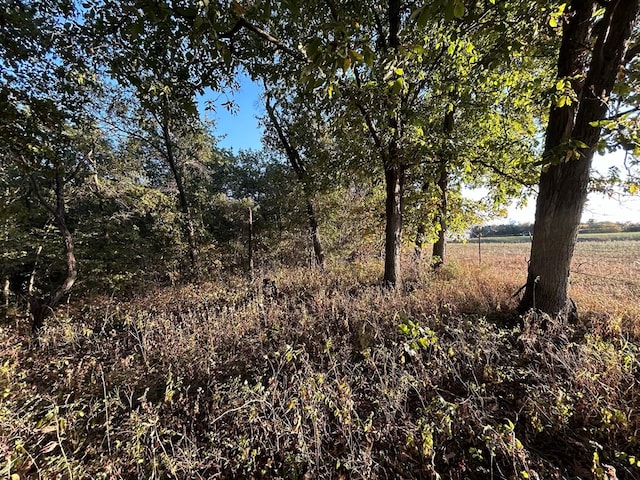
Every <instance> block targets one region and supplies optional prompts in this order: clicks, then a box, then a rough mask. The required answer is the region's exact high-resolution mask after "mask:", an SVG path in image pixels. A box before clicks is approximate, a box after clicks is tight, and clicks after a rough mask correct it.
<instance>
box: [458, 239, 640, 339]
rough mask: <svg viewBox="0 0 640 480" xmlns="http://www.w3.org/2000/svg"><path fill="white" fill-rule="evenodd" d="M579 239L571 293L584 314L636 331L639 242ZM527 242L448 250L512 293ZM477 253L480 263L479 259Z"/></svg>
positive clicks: (639, 327)
mask: <svg viewBox="0 0 640 480" xmlns="http://www.w3.org/2000/svg"><path fill="white" fill-rule="evenodd" d="M632 237H633V238H634V239H633V240H625V241H611V240H607V241H595V240H590V241H583V242H578V244H577V247H576V252H575V255H574V259H573V265H572V267H571V287H570V295H571V297H572V298H573V299H574V300H575V301H576V303H577V304H578V309H579V310H580V311H581V312H582V313H583V314H584V315H585V316H587V317H588V316H594V315H595V316H597V317H599V318H607V319H611V320H616V319H619V320H620V321H624V322H625V323H627V325H628V328H630V329H631V330H632V331H634V332H635V333H636V334H640V301H639V300H638V299H640V242H638V241H637V240H636V239H635V238H640V237H638V235H633V236H632ZM529 248H530V245H529V243H510V242H504V243H498V242H490V243H489V242H487V243H484V239H483V243H482V244H481V246H480V253H479V251H478V244H477V243H467V244H452V245H450V247H449V254H450V256H451V258H452V259H455V261H458V262H461V263H462V264H464V265H465V266H466V267H468V268H470V269H471V270H473V269H477V270H479V271H481V272H482V275H485V276H488V277H490V278H491V277H495V278H496V281H499V280H498V279H500V278H502V279H504V280H501V282H505V281H507V282H510V284H511V286H512V288H513V293H515V291H517V290H518V288H520V287H521V286H522V285H523V284H524V283H525V281H526V275H527V260H528V257H529ZM479 257H481V263H480V262H479Z"/></svg>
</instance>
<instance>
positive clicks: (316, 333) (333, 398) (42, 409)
mask: <svg viewBox="0 0 640 480" xmlns="http://www.w3.org/2000/svg"><path fill="white" fill-rule="evenodd" d="M449 255H450V261H449V263H448V264H447V266H445V267H444V268H443V269H442V270H441V271H440V272H439V273H437V274H433V273H431V272H430V271H429V269H428V267H427V265H422V266H420V265H416V264H414V263H412V262H411V261H410V260H407V263H406V265H405V272H406V277H407V279H406V281H405V282H404V284H403V287H402V288H401V289H399V290H398V291H395V292H389V291H383V290H382V289H381V288H380V287H379V285H378V281H379V278H381V273H382V272H381V265H379V261H377V260H376V261H370V262H369V261H367V262H351V263H349V262H335V263H333V264H330V265H329V266H328V268H327V270H326V271H325V272H318V271H316V270H312V269H308V268H287V269H280V270H273V271H269V272H262V273H263V275H260V276H258V277H257V278H256V279H255V281H247V280H246V279H244V278H241V277H223V278H221V279H219V280H217V281H212V282H208V283H203V284H200V285H197V286H194V285H184V286H181V287H154V288H149V289H147V291H146V292H145V293H144V294H139V295H135V296H134V297H133V298H130V299H127V300H124V299H122V300H116V299H112V298H108V297H104V298H95V297H94V298H91V299H79V298H78V299H76V300H75V301H72V302H71V303H70V304H69V305H67V306H66V307H64V308H61V309H60V310H59V311H58V312H57V313H56V316H55V318H54V319H52V320H51V321H50V322H49V326H48V327H47V328H46V330H45V331H44V332H43V334H42V336H41V338H40V339H39V340H38V341H37V342H36V341H35V340H34V339H33V338H32V337H31V335H30V332H29V329H28V325H27V324H26V322H25V321H24V320H16V319H14V318H12V319H9V320H8V321H5V323H4V324H3V325H2V327H1V329H0V349H1V350H2V353H3V355H2V360H1V362H2V363H1V364H0V394H1V398H0V477H2V478H10V479H12V480H17V479H19V478H21V479H24V478H34V479H35V478H43V479H50V478H51V479H53V478H74V479H84V478H87V479H94V478H104V479H119V478H122V479H137V478H140V479H159V478H176V479H190V478H193V479H201V478H306V479H310V478H345V479H346V478H367V479H371V478H429V479H430V478H443V479H446V478H451V479H465V478H467V479H485V478H496V479H499V478H507V479H515V478H539V479H548V478H551V479H553V478H557V479H561V478H566V479H577V478H581V479H591V478H596V479H598V478H600V479H607V478H608V479H611V478H619V479H635V478H640V467H639V466H638V460H640V458H639V457H640V455H638V453H639V452H640V436H639V432H640V380H639V378H640V351H639V345H640V340H639V339H640V310H639V308H640V307H639V306H638V302H637V299H638V298H640V275H639V273H640V264H639V260H638V259H639V258H640V242H638V241H631V240H628V241H615V242H595V241H594V242H581V243H580V244H579V245H578V250H577V253H576V260H575V262H574V267H573V270H574V271H573V273H572V283H571V296H572V297H573V298H574V299H575V300H576V302H577V304H578V308H579V310H580V312H581V316H580V320H579V322H578V323H577V324H571V325H565V324H562V323H559V322H557V321H555V320H554V319H551V318H548V317H545V316H544V315H540V314H538V313H536V312H530V313H529V314H527V315H525V316H523V317H517V316H514V315H513V314H512V313H511V312H512V309H513V307H514V306H515V304H516V303H517V300H516V299H515V298H513V295H514V294H515V293H516V292H517V291H518V289H519V287H520V286H522V284H524V279H525V275H526V259H527V255H528V246H527V244H526V243H521V244H517V243H513V244H504V243H503V244H495V243H488V242H487V243H484V244H481V258H479V255H478V245H477V244H475V243H470V244H452V245H450V247H449ZM407 257H409V255H407ZM265 276H268V277H269V278H270V279H271V280H273V281H274V282H275V285H276V287H277V288H276V289H270V290H269V292H265V291H263V289H262V284H263V281H262V280H263V278H264V277H265Z"/></svg>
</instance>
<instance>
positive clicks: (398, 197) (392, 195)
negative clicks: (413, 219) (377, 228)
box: [382, 162, 405, 288]
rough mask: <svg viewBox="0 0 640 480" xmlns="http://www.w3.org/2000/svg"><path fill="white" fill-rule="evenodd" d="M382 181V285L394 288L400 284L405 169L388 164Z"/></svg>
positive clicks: (395, 163)
mask: <svg viewBox="0 0 640 480" xmlns="http://www.w3.org/2000/svg"><path fill="white" fill-rule="evenodd" d="M384 180H385V186H386V202H385V214H386V226H385V248H384V254H385V257H384V277H383V279H382V283H383V285H384V286H385V287H389V288H394V287H396V286H397V285H398V283H399V282H400V259H401V249H402V211H403V206H404V205H403V203H404V181H405V167H404V166H403V165H399V164H398V163H397V162H394V163H392V164H389V163H388V164H387V165H385V169H384Z"/></svg>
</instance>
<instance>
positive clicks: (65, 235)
mask: <svg viewBox="0 0 640 480" xmlns="http://www.w3.org/2000/svg"><path fill="white" fill-rule="evenodd" d="M32 181H33V184H34V187H35V189H36V194H37V196H38V199H39V200H40V202H41V203H42V204H43V205H44V206H45V207H46V208H47V209H48V210H49V211H50V212H51V213H52V214H53V217H54V221H55V224H56V226H57V227H58V230H59V231H60V234H61V235H62V240H63V243H64V249H65V256H66V262H67V276H66V278H65V280H64V282H62V284H61V285H60V286H59V287H58V288H57V289H56V290H54V291H53V292H52V293H51V295H49V297H48V298H46V299H45V300H42V299H39V298H37V297H36V296H34V295H31V296H30V298H29V305H30V309H31V317H32V319H33V323H32V328H33V331H34V333H36V334H37V333H38V332H39V331H40V330H41V329H42V327H44V322H45V320H46V319H47V317H49V315H51V313H53V309H54V308H55V307H56V306H57V305H58V304H59V303H60V301H61V300H62V299H63V297H64V296H65V295H67V294H68V293H69V292H70V291H71V288H72V287H73V284H74V283H75V281H76V278H77V277H78V266H77V262H76V256H75V247H74V244H73V235H72V234H71V231H70V230H69V228H68V227H67V222H66V205H65V200H64V180H63V178H62V174H61V173H60V172H56V177H55V194H56V206H55V208H53V207H51V206H50V205H49V204H48V203H46V201H45V200H44V198H43V197H42V195H41V194H40V193H39V192H40V191H39V189H38V187H37V185H36V183H35V179H33V178H32Z"/></svg>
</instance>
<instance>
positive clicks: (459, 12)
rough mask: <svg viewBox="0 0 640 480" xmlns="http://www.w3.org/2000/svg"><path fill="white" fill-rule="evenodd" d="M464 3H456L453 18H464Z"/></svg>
mask: <svg viewBox="0 0 640 480" xmlns="http://www.w3.org/2000/svg"><path fill="white" fill-rule="evenodd" d="M464 11H465V8H464V3H462V2H461V1H459V0H458V1H456V3H455V5H454V7H453V16H454V17H456V18H462V16H463V15H464Z"/></svg>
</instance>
